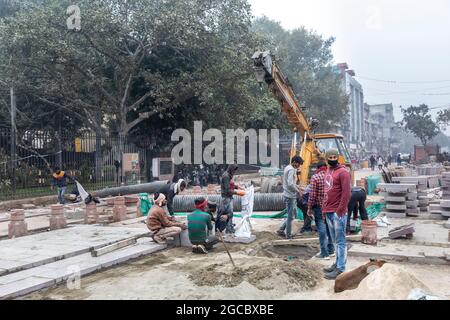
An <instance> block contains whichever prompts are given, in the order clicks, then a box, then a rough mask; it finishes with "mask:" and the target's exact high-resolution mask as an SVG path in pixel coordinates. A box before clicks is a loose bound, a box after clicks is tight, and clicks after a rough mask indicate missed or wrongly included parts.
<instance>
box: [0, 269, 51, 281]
mask: <svg viewBox="0 0 450 320" xmlns="http://www.w3.org/2000/svg"><path fill="white" fill-rule="evenodd" d="M39 271H42V272H44V271H54V270H53V269H50V268H45V267H43V266H41V267H38V268H31V269H27V270H23V271H17V272H13V273H9V274H7V275H4V276H2V277H0V285H4V284H8V283H11V282H15V281H19V280H22V279H26V278H29V277H32V276H36V275H37V272H39Z"/></svg>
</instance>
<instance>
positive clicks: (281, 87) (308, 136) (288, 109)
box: [252, 51, 353, 186]
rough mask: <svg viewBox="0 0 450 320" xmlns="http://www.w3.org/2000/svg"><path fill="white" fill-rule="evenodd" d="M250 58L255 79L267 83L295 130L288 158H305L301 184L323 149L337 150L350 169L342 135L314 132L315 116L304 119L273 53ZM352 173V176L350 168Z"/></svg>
mask: <svg viewBox="0 0 450 320" xmlns="http://www.w3.org/2000/svg"><path fill="white" fill-rule="evenodd" d="M252 60H253V68H254V71H255V75H256V79H257V80H258V82H259V83H260V85H262V84H263V83H266V84H267V85H268V86H269V89H270V90H271V91H272V93H273V94H274V95H275V97H276V98H277V100H278V101H279V102H280V104H281V108H282V110H283V112H284V113H285V114H286V116H287V119H288V121H289V124H290V125H291V126H292V127H293V129H294V138H293V140H292V145H291V152H290V159H292V158H293V157H294V156H296V155H299V156H301V157H302V159H303V160H304V163H303V165H302V167H301V170H300V173H299V180H300V181H299V182H300V185H302V186H306V185H307V184H308V182H309V179H310V178H311V174H312V172H313V167H314V164H317V163H318V162H319V160H320V159H325V152H326V151H327V150H329V149H337V150H339V154H340V156H339V163H340V164H344V165H346V166H347V167H349V168H350V170H351V169H352V163H351V158H350V153H349V152H348V148H347V146H346V145H345V142H344V137H343V136H342V135H339V134H334V133H327V134H316V130H317V127H318V124H319V122H318V121H317V120H316V119H312V118H311V119H309V120H308V119H307V117H306V116H305V114H304V112H303V110H302V107H301V106H300V103H299V102H298V99H297V98H296V96H295V93H294V90H293V89H292V86H291V84H290V83H289V80H288V79H287V77H286V76H285V75H284V74H283V72H282V71H281V70H280V67H279V65H278V63H277V61H276V60H275V56H274V55H272V54H271V52H270V51H266V52H259V51H258V52H256V53H255V54H254V55H253V57H252ZM299 144H301V148H300V150H298V145H299ZM351 172H352V178H353V171H352V170H351Z"/></svg>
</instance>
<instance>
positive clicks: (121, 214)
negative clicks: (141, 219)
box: [113, 197, 127, 222]
mask: <svg viewBox="0 0 450 320" xmlns="http://www.w3.org/2000/svg"><path fill="white" fill-rule="evenodd" d="M113 217H114V222H120V221H123V220H126V219H127V207H126V205H125V197H115V198H114V208H113Z"/></svg>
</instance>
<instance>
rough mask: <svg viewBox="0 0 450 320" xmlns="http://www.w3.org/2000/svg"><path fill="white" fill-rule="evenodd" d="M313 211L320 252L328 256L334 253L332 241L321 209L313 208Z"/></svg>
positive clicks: (323, 255)
mask: <svg viewBox="0 0 450 320" xmlns="http://www.w3.org/2000/svg"><path fill="white" fill-rule="evenodd" d="M313 212H314V221H315V222H316V227H317V231H318V232H319V241H320V254H321V255H322V257H328V256H329V255H331V254H333V253H334V241H333V239H332V238H331V234H330V230H329V228H328V225H327V223H326V222H325V220H324V219H323V217H322V209H320V208H313Z"/></svg>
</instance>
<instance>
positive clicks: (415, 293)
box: [406, 288, 444, 300]
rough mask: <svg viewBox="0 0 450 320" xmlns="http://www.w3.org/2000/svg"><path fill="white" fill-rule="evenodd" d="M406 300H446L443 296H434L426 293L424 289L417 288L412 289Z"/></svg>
mask: <svg viewBox="0 0 450 320" xmlns="http://www.w3.org/2000/svg"><path fill="white" fill-rule="evenodd" d="M406 300H444V299H443V298H440V297H436V296H432V295H430V294H428V293H425V292H424V291H423V290H422V289H419V288H416V289H413V290H411V292H410V293H409V296H408V298H406Z"/></svg>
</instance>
